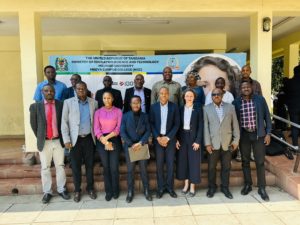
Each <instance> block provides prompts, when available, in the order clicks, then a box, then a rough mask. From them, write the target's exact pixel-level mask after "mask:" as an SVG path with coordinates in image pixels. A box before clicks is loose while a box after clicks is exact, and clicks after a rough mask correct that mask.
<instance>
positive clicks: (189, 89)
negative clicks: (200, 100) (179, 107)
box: [182, 88, 197, 103]
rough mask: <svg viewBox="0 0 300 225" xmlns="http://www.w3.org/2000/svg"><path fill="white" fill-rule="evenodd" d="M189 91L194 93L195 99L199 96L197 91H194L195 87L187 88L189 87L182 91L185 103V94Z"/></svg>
mask: <svg viewBox="0 0 300 225" xmlns="http://www.w3.org/2000/svg"><path fill="white" fill-rule="evenodd" d="M187 92H192V93H193V95H194V99H196V98H197V94H196V92H195V91H194V89H192V88H187V89H185V90H184V92H183V93H182V99H183V102H184V103H185V99H184V96H185V94H186V93H187Z"/></svg>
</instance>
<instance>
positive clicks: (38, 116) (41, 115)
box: [29, 100, 64, 151]
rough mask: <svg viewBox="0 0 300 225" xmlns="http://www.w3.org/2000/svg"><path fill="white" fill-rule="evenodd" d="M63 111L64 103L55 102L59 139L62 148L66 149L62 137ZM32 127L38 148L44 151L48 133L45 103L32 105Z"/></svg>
mask: <svg viewBox="0 0 300 225" xmlns="http://www.w3.org/2000/svg"><path fill="white" fill-rule="evenodd" d="M62 109H63V103H62V102H60V101H58V100H55V110H56V123H57V130H58V134H59V139H60V143H61V146H62V147H64V144H63V140H62V136H61V129H60V126H61V114H62ZM29 111H30V125H31V128H32V130H33V133H34V134H35V136H36V138H37V148H38V150H39V151H42V150H43V148H44V145H45V140H46V132H47V120H46V113H45V105H44V101H40V102H37V103H33V104H31V105H30V108H29Z"/></svg>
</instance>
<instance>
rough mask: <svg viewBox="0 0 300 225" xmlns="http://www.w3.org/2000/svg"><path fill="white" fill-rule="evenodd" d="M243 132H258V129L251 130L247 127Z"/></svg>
mask: <svg viewBox="0 0 300 225" xmlns="http://www.w3.org/2000/svg"><path fill="white" fill-rule="evenodd" d="M243 130H244V131H246V132H249V133H253V132H256V129H249V128H245V127H243Z"/></svg>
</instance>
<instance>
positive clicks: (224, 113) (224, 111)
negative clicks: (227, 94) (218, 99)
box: [221, 103, 229, 123]
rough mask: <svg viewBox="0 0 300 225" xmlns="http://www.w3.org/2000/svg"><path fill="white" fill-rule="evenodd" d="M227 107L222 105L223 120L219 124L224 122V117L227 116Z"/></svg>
mask: <svg viewBox="0 0 300 225" xmlns="http://www.w3.org/2000/svg"><path fill="white" fill-rule="evenodd" d="M227 106H228V105H226V104H224V103H223V120H222V121H221V123H222V122H223V121H224V120H225V118H226V115H228V110H229V107H227Z"/></svg>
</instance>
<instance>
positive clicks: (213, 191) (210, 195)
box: [206, 188, 216, 198]
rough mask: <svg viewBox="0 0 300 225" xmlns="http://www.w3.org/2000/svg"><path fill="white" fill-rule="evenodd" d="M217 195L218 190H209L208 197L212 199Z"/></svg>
mask: <svg viewBox="0 0 300 225" xmlns="http://www.w3.org/2000/svg"><path fill="white" fill-rule="evenodd" d="M215 193H216V189H214V188H209V189H208V191H207V192H206V196H207V197H209V198H212V197H214V195H215Z"/></svg>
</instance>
